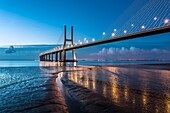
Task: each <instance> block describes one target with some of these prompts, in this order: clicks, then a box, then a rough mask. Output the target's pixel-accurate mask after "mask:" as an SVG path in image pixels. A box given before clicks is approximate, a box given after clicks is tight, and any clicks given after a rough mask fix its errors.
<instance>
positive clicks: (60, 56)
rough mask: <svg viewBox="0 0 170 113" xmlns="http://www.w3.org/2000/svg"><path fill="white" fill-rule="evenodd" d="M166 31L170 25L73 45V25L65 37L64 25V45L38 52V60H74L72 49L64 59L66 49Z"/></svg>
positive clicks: (169, 29)
mask: <svg viewBox="0 0 170 113" xmlns="http://www.w3.org/2000/svg"><path fill="white" fill-rule="evenodd" d="M168 32H170V25H167V26H163V27H158V28H152V29H149V30H143V31H140V32H136V33H132V34H126V35H123V36H117V37H112V38H107V39H105V40H99V41H95V42H89V43H85V44H81V45H74V44H73V27H72V30H71V37H72V38H71V39H66V26H65V27H64V34H65V36H64V37H65V42H64V47H63V48H60V49H57V50H52V51H48V52H44V53H41V54H40V61H52V62H53V61H55V62H76V61H77V59H76V57H75V53H74V51H73V53H72V56H73V59H70V60H68V59H66V51H70V50H75V49H80V48H85V47H90V46H96V45H100V44H106V43H112V42H118V41H124V40H129V39H135V38H143V37H146V36H151V35H157V34H163V33H168ZM66 41H71V42H72V46H70V47H66ZM53 55H55V58H54V56H53Z"/></svg>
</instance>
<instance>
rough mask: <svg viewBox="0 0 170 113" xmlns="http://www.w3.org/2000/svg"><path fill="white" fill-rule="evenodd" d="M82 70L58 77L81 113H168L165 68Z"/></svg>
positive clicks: (169, 74)
mask: <svg viewBox="0 0 170 113" xmlns="http://www.w3.org/2000/svg"><path fill="white" fill-rule="evenodd" d="M84 69H85V68H84ZM86 69H87V70H84V71H83V70H82V71H74V72H64V73H62V75H60V76H59V77H61V81H62V83H63V84H64V86H65V89H67V91H68V92H69V94H70V95H71V96H72V97H73V99H75V100H76V101H77V102H79V104H80V110H81V111H82V112H88V113H113V112H116V113H117V112H119V113H125V112H129V113H169V112H170V69H169V66H168V67H167V65H166V66H162V65H161V66H160V65H141V66H139V65H130V66H127V65H125V66H96V67H86Z"/></svg>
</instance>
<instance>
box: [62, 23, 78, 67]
mask: <svg viewBox="0 0 170 113" xmlns="http://www.w3.org/2000/svg"><path fill="white" fill-rule="evenodd" d="M66 32H67V28H66V25H64V46H63V52H62V59H61V60H62V62H63V65H64V66H65V65H66V62H77V59H76V54H75V51H74V49H72V59H71V60H68V59H67V58H66V46H67V42H71V47H74V42H73V26H71V39H68V38H67V33H66Z"/></svg>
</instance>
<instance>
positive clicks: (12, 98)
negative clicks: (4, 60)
mask: <svg viewBox="0 0 170 113" xmlns="http://www.w3.org/2000/svg"><path fill="white" fill-rule="evenodd" d="M55 80H56V76H52V75H51V74H50V73H48V72H44V71H42V70H41V69H40V67H13V68H9V67H8V68H0V113H14V112H18V113H21V112H22V113H35V112H37V113H51V112H55V113H67V112H68V111H67V105H66V103H65V101H64V98H63V96H62V94H61V92H60V90H59V88H58V86H57V85H56V82H55Z"/></svg>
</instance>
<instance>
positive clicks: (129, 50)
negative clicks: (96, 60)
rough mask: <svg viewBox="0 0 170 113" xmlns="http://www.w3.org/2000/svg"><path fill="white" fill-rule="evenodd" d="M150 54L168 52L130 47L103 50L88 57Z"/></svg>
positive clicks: (166, 51) (165, 51)
mask: <svg viewBox="0 0 170 113" xmlns="http://www.w3.org/2000/svg"><path fill="white" fill-rule="evenodd" d="M151 53H170V51H168V50H164V49H157V48H153V49H141V48H136V47H130V48H125V47H121V48H113V47H110V48H108V49H107V48H103V49H102V50H100V51H99V52H97V53H92V54H90V56H96V55H98V56H107V55H118V54H119V55H127V54H151Z"/></svg>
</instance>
